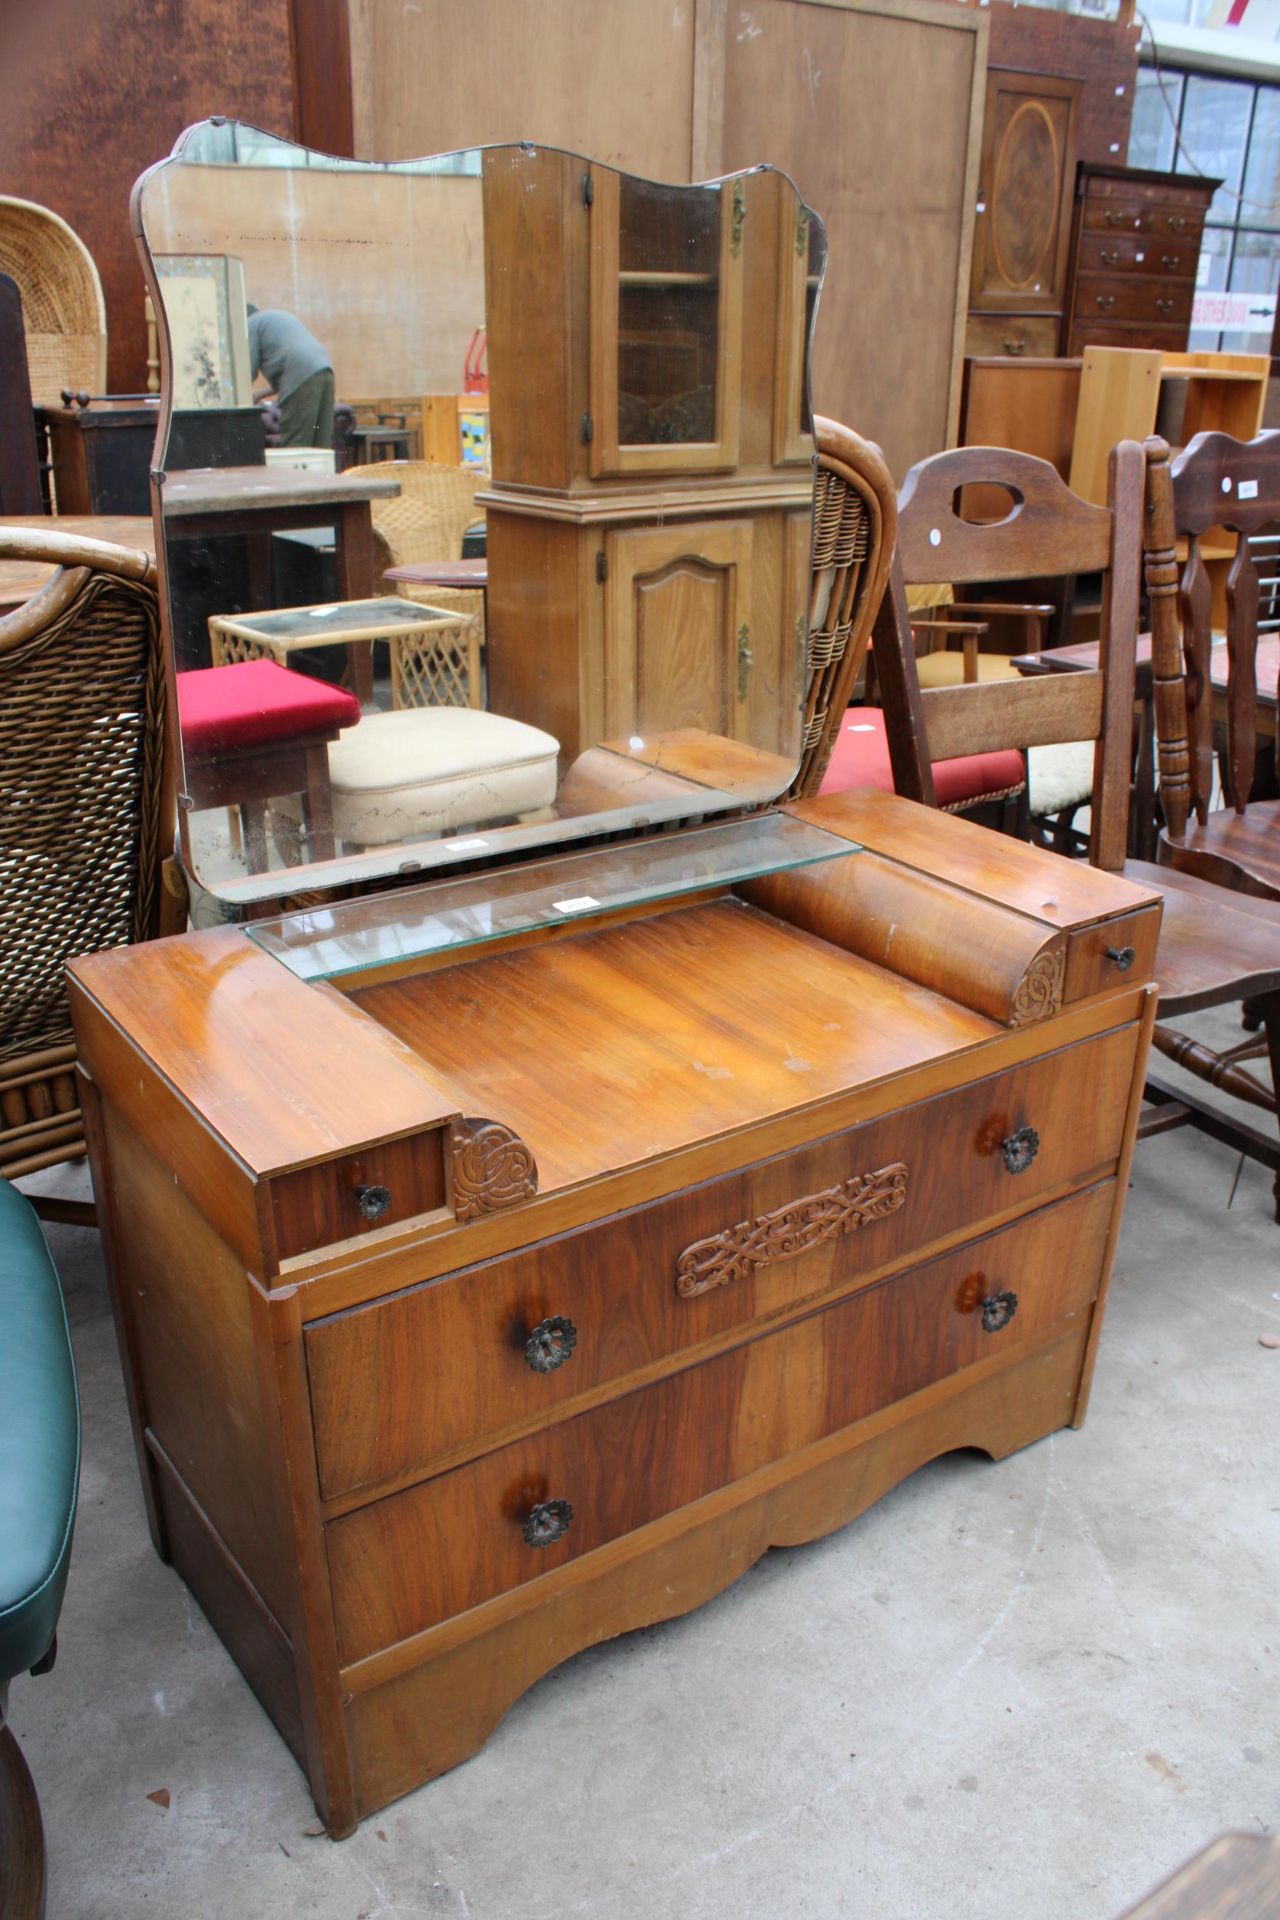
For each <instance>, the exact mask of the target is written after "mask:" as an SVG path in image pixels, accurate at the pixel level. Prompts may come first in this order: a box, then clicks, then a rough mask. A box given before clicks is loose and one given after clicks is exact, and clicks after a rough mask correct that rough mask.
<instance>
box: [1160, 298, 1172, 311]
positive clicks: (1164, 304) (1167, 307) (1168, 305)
mask: <svg viewBox="0 0 1280 1920" xmlns="http://www.w3.org/2000/svg"><path fill="white" fill-rule="evenodd" d="M1174 305H1175V303H1174V301H1172V300H1170V299H1168V298H1167V297H1165V298H1162V299H1158V300H1157V301H1156V312H1157V313H1172V312H1173V309H1174Z"/></svg>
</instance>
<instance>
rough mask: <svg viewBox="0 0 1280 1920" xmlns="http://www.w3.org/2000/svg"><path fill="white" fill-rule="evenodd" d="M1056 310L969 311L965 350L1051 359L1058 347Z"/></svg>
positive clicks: (970, 352) (978, 354) (968, 351)
mask: <svg viewBox="0 0 1280 1920" xmlns="http://www.w3.org/2000/svg"><path fill="white" fill-rule="evenodd" d="M1060 324H1061V318H1060V316H1059V315H1058V314H1056V313H1045V314H1039V313H1038V314H1018V313H971V314H970V315H969V320H968V324H967V326H966V329H965V346H964V350H965V352H966V353H967V354H971V355H975V356H979V357H980V356H983V355H986V354H994V355H1000V354H1007V355H1008V356H1009V357H1010V358H1011V359H1019V360H1023V359H1025V360H1052V358H1053V356H1054V355H1055V353H1056V352H1057V351H1058V328H1059V326H1060Z"/></svg>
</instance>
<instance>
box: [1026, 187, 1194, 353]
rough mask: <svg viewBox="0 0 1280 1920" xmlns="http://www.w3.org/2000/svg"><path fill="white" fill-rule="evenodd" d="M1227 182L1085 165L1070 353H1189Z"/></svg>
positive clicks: (1072, 279) (1066, 347)
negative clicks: (1202, 266)
mask: <svg viewBox="0 0 1280 1920" xmlns="http://www.w3.org/2000/svg"><path fill="white" fill-rule="evenodd" d="M1221 184H1222V182H1221V181H1220V180H1209V179H1201V178H1200V177H1199V176H1198V175H1195V174H1180V173H1152V172H1147V171H1145V170H1143V169H1141V168H1137V167H1105V166H1090V165H1082V166H1081V167H1080V169H1079V172H1078V173H1077V176H1076V198H1075V210H1074V217H1073V226H1072V235H1071V262H1070V267H1069V269H1068V280H1067V304H1066V312H1065V315H1064V318H1063V338H1062V352H1063V353H1064V354H1065V355H1067V356H1068V357H1071V356H1073V355H1075V354H1078V353H1080V352H1081V351H1082V349H1083V348H1084V347H1086V346H1099V347H1145V348H1151V349H1160V350H1162V351H1164V352H1168V353H1181V352H1183V351H1185V349H1186V345H1187V336H1188V334H1189V332H1190V328H1191V303H1192V300H1193V299H1194V297H1195V290H1196V269H1197V265H1198V262H1199V259H1200V243H1201V238H1202V236H1203V233H1204V222H1205V215H1206V214H1207V212H1208V210H1209V203H1210V201H1211V200H1212V199H1213V196H1214V193H1215V192H1216V191H1217V189H1218V188H1219V187H1220V186H1221Z"/></svg>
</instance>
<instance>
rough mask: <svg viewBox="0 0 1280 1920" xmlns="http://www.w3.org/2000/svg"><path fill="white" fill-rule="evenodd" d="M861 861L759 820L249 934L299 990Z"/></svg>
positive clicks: (293, 919) (480, 878)
mask: <svg viewBox="0 0 1280 1920" xmlns="http://www.w3.org/2000/svg"><path fill="white" fill-rule="evenodd" d="M449 844H450V846H451V848H452V850H453V851H454V853H455V854H456V856H457V858H458V859H460V860H466V859H478V858H483V856H484V852H485V842H484V839H483V837H482V836H479V837H478V836H476V835H467V836H459V837H458V839H456V840H454V841H452V842H450V843H449ZM859 851H860V849H859V848H858V847H857V846H855V845H854V844H853V843H852V842H851V841H848V840H841V839H839V838H838V837H837V836H836V835H835V834H832V833H824V832H823V831H822V830H821V829H820V828H818V827H811V826H808V825H806V824H805V822H804V821H802V820H793V819H791V817H790V816H789V815H787V814H779V813H769V814H760V815H757V816H756V817H754V818H753V819H750V820H737V821H732V822H730V823H729V824H727V825H725V826H720V827H700V828H697V829H695V830H693V831H691V832H687V833H672V834H667V835H657V836H654V837H652V838H649V839H645V840H636V841H632V842H631V843H630V844H629V845H622V846H613V847H602V848H597V849H595V850H594V851H592V852H590V853H577V854H568V855H566V856H565V857H564V858H563V859H560V860H539V861H537V862H535V863H532V864H530V865H527V866H518V867H504V868H501V869H498V870H495V871H491V872H488V873H478V874H473V875H471V876H470V877H469V878H468V879H465V880H446V881H437V882H435V883H434V884H432V885H430V886H424V887H412V888H409V889H407V890H406V891H405V892H403V893H395V894H391V895H383V896H379V897H377V898H375V899H365V900H347V901H341V902H339V903H338V904H337V905H335V906H331V907H324V908H313V909H312V910H310V911H309V912H304V913H290V914H286V915H284V916H283V917H282V918H281V919H278V920H256V921H253V922H252V923H251V924H250V925H249V926H247V927H246V928H245V931H246V933H247V934H248V936H249V938H250V939H251V940H253V941H255V942H256V943H257V944H258V945H259V946H260V947H262V948H264V949H265V951H266V952H267V953H269V954H271V955H273V956H274V958H275V959H277V960H279V961H281V962H282V963H283V965H285V966H286V967H288V968H289V970H290V972H291V973H294V974H296V975H297V976H298V978H299V979H300V980H334V979H338V978H341V977H342V976H343V975H345V974H351V973H359V972H363V971H365V970H368V969H373V968H378V967H385V966H392V965H396V964H398V963H400V962H403V961H412V960H418V959H423V958H425V957H426V956H427V955H429V954H436V953H442V952H446V951H459V950H462V949H465V948H467V947H473V946H477V945H480V944H482V943H484V942H487V941H491V940H496V939H500V938H501V937H502V936H503V935H506V934H515V933H528V932H529V931H531V930H532V929H533V928H535V927H551V926H563V925H565V924H566V923H567V922H569V921H571V920H575V919H578V918H581V917H584V916H585V917H593V916H594V915H596V914H599V913H612V912H616V911H617V910H618V909H619V908H622V907H632V906H639V905H641V904H643V903H645V902H649V901H654V900H677V899H679V898H680V896H681V895H682V894H691V893H698V892H700V891H702V890H703V889H704V888H707V887H729V886H733V885H734V884H735V883H736V882H738V881H741V880H753V879H758V878H759V877H760V876H761V875H762V874H766V873H778V872H781V871H784V870H785V869H788V868H794V867H807V866H812V865H814V864H815V863H816V862H818V861H822V860H843V859H847V858H848V857H849V856H850V855H851V854H856V853H858V852H859Z"/></svg>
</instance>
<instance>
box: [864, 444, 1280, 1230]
mask: <svg viewBox="0 0 1280 1920" xmlns="http://www.w3.org/2000/svg"><path fill="white" fill-rule="evenodd" d="M1161 456H1163V457H1164V459H1165V460H1166V461H1167V456H1168V449H1167V447H1165V444H1164V442H1163V441H1152V442H1148V445H1147V448H1146V449H1145V451H1144V449H1143V448H1141V447H1139V446H1138V445H1137V443H1136V442H1135V441H1122V442H1121V444H1120V445H1119V446H1118V447H1117V448H1115V449H1114V451H1113V453H1112V456H1111V465H1110V485H1109V490H1108V500H1109V503H1110V504H1109V505H1108V506H1106V507H1097V506H1092V505H1090V504H1089V503H1088V502H1086V501H1083V500H1080V499H1079V498H1078V497H1077V496H1076V495H1075V494H1073V493H1072V492H1071V491H1070V489H1069V488H1068V487H1067V486H1066V484H1065V482H1064V481H1063V480H1062V479H1061V478H1060V477H1059V475H1058V474H1057V473H1056V471H1055V470H1054V468H1053V467H1051V466H1050V465H1049V464H1048V463H1047V462H1045V461H1041V460H1037V459H1035V458H1033V456H1031V455H1030V454H1021V453H1012V452H1002V451H1001V450H999V449H994V448H980V447H963V448H957V449H955V450H953V451H952V452H950V453H941V454H936V455H934V457H933V458H932V459H931V460H925V461H922V462H921V463H920V464H919V465H918V466H916V467H914V468H912V470H911V472H910V473H909V474H908V476H907V481H906V484H905V486H904V487H903V490H902V495H901V498H900V501H899V549H900V551H899V555H898V556H897V557H896V559H895V562H894V569H893V573H892V575H891V580H890V590H889V592H888V593H887V594H886V596H885V600H884V603H883V605H882V607H881V612H880V618H879V620H878V621H877V624H876V650H877V660H878V662H879V674H880V682H881V688H882V691H883V694H884V699H885V710H886V719H887V722H888V739H889V749H890V754H891V758H892V764H893V771H894V780H895V785H896V788H897V791H898V792H899V793H902V794H906V795H907V796H908V797H909V798H912V799H916V800H922V801H924V802H925V803H926V804H928V805H936V804H937V798H936V789H935V785H934V780H933V770H932V767H931V764H930V756H931V755H940V754H942V753H945V752H954V751H955V750H956V749H957V748H958V747H962V746H967V747H970V748H974V749H977V748H987V749H990V748H994V747H997V746H999V745H1001V744H1004V745H1018V746H1020V747H1023V748H1025V747H1028V746H1031V745H1033V744H1039V743H1042V742H1049V741H1054V740H1059V739H1064V738H1085V737H1086V736H1089V737H1092V738H1093V739H1094V741H1095V743H1096V745H1095V752H1094V779H1093V791H1092V803H1091V804H1092V814H1093V818H1092V823H1091V827H1092V830H1091V834H1090V843H1089V858H1090V860H1091V862H1092V863H1093V865H1094V866H1098V867H1104V868H1107V869H1108V870H1110V871H1113V872H1119V873H1123V874H1124V875H1125V877H1126V878H1128V879H1133V880H1136V881H1138V882H1140V883H1141V884H1142V885H1144V886H1149V887H1154V888H1157V889H1158V890H1159V891H1160V892H1161V894H1162V895H1163V898H1164V914H1163V920H1162V923H1161V930H1160V944H1159V951H1158V954H1157V959H1156V978H1157V980H1158V981H1159V984H1160V1013H1161V1019H1162V1021H1163V1020H1164V1018H1165V1017H1166V1016H1171V1017H1175V1018H1176V1017H1177V1016H1179V1015H1181V1014H1186V1013H1192V1012H1196V1011H1200V1010H1202V1009H1205V1008H1208V1007H1216V1006H1229V1005H1231V1004H1233V1003H1237V1002H1239V1001H1241V1000H1243V999H1245V998H1250V999H1256V1000H1257V1002H1258V1005H1259V1009H1260V1012H1261V1015H1262V1018H1263V1020H1264V1023H1265V1024H1266V1027H1267V1032H1268V1036H1269V1038H1270V1037H1271V1036H1275V1038H1274V1039H1272V1041H1271V1044H1272V1050H1273V1057H1274V1055H1275V1052H1276V1048H1277V1043H1278V1042H1280V904H1277V903H1272V902H1270V901H1265V900H1256V899H1250V898H1247V897H1246V896H1244V895H1242V894H1232V893H1230V892H1228V891H1227V890H1226V889H1225V888H1223V887H1219V886H1214V885H1213V884H1211V883H1210V882H1208V881H1205V880H1201V879H1198V878H1196V877H1195V876H1192V875H1184V874H1180V873H1177V872H1174V871H1173V870H1171V869H1170V868H1169V867H1167V866H1156V865H1154V864H1151V863H1148V862H1145V861H1140V860H1131V859H1128V858H1127V857H1126V852H1125V847H1126V840H1127V824H1128V823H1127V814H1128V800H1129V779H1130V771H1131V766H1132V723H1133V688H1134V656H1135V651H1136V629H1137V617H1138V584H1139V574H1140V569H1141V564H1142V554H1143V546H1144V538H1145V543H1146V544H1147V545H1148V546H1151V545H1152V543H1153V542H1155V541H1156V540H1157V537H1158V536H1157V529H1156V528H1155V526H1154V524H1153V520H1154V516H1152V515H1150V514H1146V513H1144V493H1145V491H1146V487H1147V477H1146V476H1147V470H1148V468H1150V470H1151V472H1152V473H1153V474H1155V473H1158V470H1159V462H1160V459H1161ZM988 480H993V481H998V482H1002V483H1004V484H1007V485H1009V486H1010V487H1011V488H1012V489H1013V490H1015V491H1016V492H1017V493H1018V495H1019V496H1020V503H1019V506H1018V508H1017V510H1016V511H1015V512H1014V513H1012V514H1010V515H1009V516H1008V518H1007V519H1006V520H1004V521H1003V522H1001V523H1000V524H998V525H993V526H975V525H971V524H970V523H968V522H966V521H963V520H961V519H960V518H959V517H958V515H957V514H956V512H955V510H954V505H955V499H956V494H957V489H958V488H960V487H962V486H964V485H967V484H973V483H976V482H981V481H988ZM1165 545H1166V546H1167V548H1168V551H1167V552H1166V551H1163V550H1162V549H1159V548H1158V547H1157V548H1156V550H1155V552H1156V554H1157V556H1158V557H1159V558H1160V559H1161V560H1162V561H1163V562H1164V563H1165V564H1166V565H1167V566H1169V567H1171V566H1172V541H1171V537H1170V538H1169V540H1167V541H1166V543H1165ZM907 570H909V571H911V572H917V571H923V572H925V574H926V576H927V575H928V574H929V572H930V571H933V570H936V571H937V573H938V574H939V575H940V576H941V577H946V578H955V579H958V580H964V579H965V578H967V577H971V578H980V579H1000V578H1025V577H1032V578H1035V577H1044V576H1047V575H1049V574H1052V573H1054V572H1059V571H1060V572H1062V573H1064V574H1065V573H1086V572H1100V573H1101V574H1102V577H1103V611H1102V639H1101V647H1100V655H1099V665H1098V668H1097V669H1096V670H1094V671H1092V672H1088V673H1079V674H1061V675H1051V676H1046V677H1045V678H1043V679H1029V680H1024V681H1020V682H987V683H985V684H982V685H976V686H958V687H946V688H936V689H932V690H926V691H922V689H921V687H920V684H919V679H918V676H917V673H916V665H915V650H914V648H913V646H912V644H911V639H910V633H909V627H908V616H907V613H906V608H905V604H904V596H903V593H902V574H903V572H904V571H907ZM1166 591H1167V589H1166ZM1055 683H1056V687H1055ZM1051 689H1052V691H1050V690H1051ZM1113 957H1114V960H1115V964H1116V965H1117V966H1122V965H1124V964H1125V949H1123V948H1118V949H1117V950H1116V952H1115V955H1114V956H1113ZM1167 1032H1168V1030H1167V1029H1165V1028H1163V1027H1161V1028H1158V1029H1157V1035H1158V1036H1160V1035H1162V1034H1167ZM1177 1038H1178V1044H1179V1046H1181V1042H1182V1038H1183V1037H1182V1036H1178V1037H1177ZM1161 1044H1162V1041H1161V1039H1160V1038H1159V1037H1158V1038H1157V1045H1161ZM1165 1050H1166V1051H1172V1046H1171V1045H1166V1046H1165ZM1184 1055H1185V1057H1184ZM1202 1056H1203V1057H1202ZM1178 1057H1179V1058H1180V1059H1181V1061H1182V1064H1183V1065H1185V1066H1187V1067H1188V1068H1189V1069H1190V1070H1191V1071H1192V1072H1198V1073H1200V1074H1201V1077H1203V1078H1205V1079H1207V1080H1212V1081H1213V1082H1214V1083H1215V1084H1216V1085H1218V1086H1219V1087H1221V1088H1222V1089H1223V1090H1224V1091H1226V1092H1228V1093H1232V1094H1235V1095H1236V1096H1238V1097H1239V1098H1242V1099H1244V1100H1246V1101H1248V1102H1250V1103H1251V1104H1252V1105H1254V1106H1257V1107H1260V1108H1262V1109H1263V1110H1264V1111H1268V1112H1270V1113H1271V1114H1273V1115H1274V1114H1275V1110H1276V1109H1275V1101H1274V1096H1273V1095H1271V1094H1270V1093H1269V1092H1268V1090H1267V1089H1266V1088H1264V1087H1262V1086H1261V1085H1260V1084H1259V1083H1257V1082H1255V1081H1253V1080H1252V1077H1251V1076H1250V1075H1248V1074H1246V1073H1244V1072H1243V1070H1242V1069H1240V1068H1239V1067H1238V1066H1236V1065H1235V1064H1234V1063H1233V1062H1231V1061H1220V1060H1218V1058H1217V1056H1212V1055H1209V1054H1208V1050H1207V1049H1203V1048H1200V1047H1199V1046H1198V1043H1195V1042H1191V1043H1189V1046H1188V1047H1186V1048H1183V1049H1182V1050H1181V1051H1180V1052H1179V1055H1178ZM1149 1091H1150V1092H1152V1093H1153V1095H1154V1096H1155V1099H1156V1101H1157V1102H1158V1103H1159V1106H1158V1110H1157V1111H1155V1112H1148V1113H1147V1114H1146V1115H1145V1116H1144V1119H1143V1122H1142V1124H1141V1125H1140V1127H1139V1137H1140V1138H1141V1137H1143V1136H1144V1135H1147V1134H1151V1133H1156V1132H1162V1131H1164V1130H1165V1129H1166V1128H1168V1127H1170V1126H1174V1125H1180V1124H1183V1123H1184V1122H1186V1123H1189V1124H1192V1125H1195V1126H1197V1127H1199V1128H1201V1130H1202V1131H1204V1132H1206V1133H1209V1134H1211V1135H1213V1137H1215V1138H1218V1139H1222V1140H1226V1141H1228V1142H1229V1143H1230V1144H1232V1145H1234V1146H1235V1147H1237V1148H1238V1149H1239V1150H1240V1151H1242V1152H1245V1153H1247V1154H1249V1156H1250V1157H1251V1158H1253V1159H1255V1160H1257V1161H1259V1162H1260V1163H1261V1164H1262V1165H1264V1166H1266V1167H1268V1168H1269V1169H1270V1170H1271V1171H1272V1172H1273V1173H1274V1174H1275V1175H1276V1208H1277V1213H1276V1217H1277V1219H1280V1142H1278V1141H1277V1139H1276V1138H1275V1135H1274V1133H1273V1134H1272V1135H1271V1136H1267V1135H1264V1134H1262V1133H1261V1132H1260V1131H1259V1130H1258V1129H1256V1128H1254V1127H1250V1126H1248V1125H1247V1124H1245V1123H1244V1122H1243V1121H1240V1120H1238V1119H1236V1118H1235V1117H1234V1116H1226V1115H1224V1114H1223V1113H1221V1112H1218V1111H1215V1110H1214V1109H1212V1108H1209V1107H1206V1106H1204V1104H1203V1103H1200V1102H1197V1101H1195V1100H1194V1098H1193V1097H1189V1096H1183V1095H1181V1094H1179V1095H1177V1096H1174V1095H1173V1094H1172V1093H1170V1092H1167V1091H1166V1090H1165V1089H1163V1088H1162V1087H1161V1086H1160V1084H1159V1083H1149Z"/></svg>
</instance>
